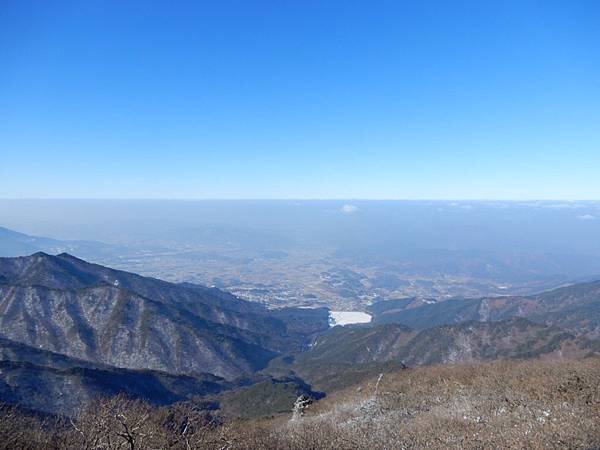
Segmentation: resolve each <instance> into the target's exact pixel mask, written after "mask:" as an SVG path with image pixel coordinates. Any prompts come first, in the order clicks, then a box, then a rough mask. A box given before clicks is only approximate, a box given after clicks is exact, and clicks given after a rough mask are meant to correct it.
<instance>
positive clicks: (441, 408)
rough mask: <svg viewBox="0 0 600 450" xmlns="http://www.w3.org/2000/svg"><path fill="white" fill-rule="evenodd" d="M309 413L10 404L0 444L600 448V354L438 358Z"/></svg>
mask: <svg viewBox="0 0 600 450" xmlns="http://www.w3.org/2000/svg"><path fill="white" fill-rule="evenodd" d="M376 382H377V380H371V381H369V382H367V383H363V384H361V385H359V386H355V387H352V388H349V389H346V390H344V391H341V392H338V393H335V394H333V395H331V396H329V397H327V398H326V399H324V400H322V401H320V402H318V403H315V404H313V405H311V406H310V407H309V408H308V409H307V411H306V414H305V415H304V417H302V418H300V419H298V420H295V421H292V420H290V419H291V414H290V415H286V416H279V417H274V418H270V419H262V420H252V421H236V422H232V423H225V424H222V423H218V421H216V420H214V418H212V419H211V418H209V417H207V416H206V414H205V413H203V412H200V411H196V410H194V408H190V407H188V406H177V407H172V408H169V409H166V408H162V409H155V408H151V407H149V406H147V405H145V404H143V403H140V402H133V401H128V400H126V399H123V398H116V399H110V400H106V401H102V402H99V403H98V404H96V405H95V406H94V407H93V408H91V409H89V410H87V411H84V412H83V413H82V414H81V416H80V417H79V418H77V419H75V420H73V421H71V420H68V419H66V420H62V421H59V422H58V423H56V422H54V421H53V420H52V421H48V420H46V421H45V423H41V422H40V421H39V420H38V419H32V418H28V417H25V416H22V415H20V414H18V413H16V412H15V411H14V410H11V409H4V410H3V411H2V416H1V417H0V420H1V421H0V447H1V448H11V449H15V448H36V449H37V448H42V449H50V448H72V449H81V448H89V449H92V448H97V449H138V448H139V449H150V448H152V449H167V448H173V449H191V448H195V449H200V448H202V449H213V448H214V449H289V450H292V449H303V450H306V449H367V448H368V449H403V448H434V449H451V448H456V449H465V448H466V449H469V448H529V449H538V448H540V449H541V448H582V449H594V448H600V359H599V358H588V359H584V360H580V361H560V362H553V361H539V360H538V361H523V362H496V363H486V364H468V365H454V366H436V367H428V368H421V369H415V370H403V371H399V372H397V373H393V374H388V375H385V376H384V377H383V378H382V379H381V380H380V382H379V384H378V386H376V384H377V383H376Z"/></svg>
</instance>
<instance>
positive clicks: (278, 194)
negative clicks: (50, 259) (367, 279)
mask: <svg viewBox="0 0 600 450" xmlns="http://www.w3.org/2000/svg"><path fill="white" fill-rule="evenodd" d="M599 23H600V3H599V2H597V1H587V2H585V1H523V0H521V1H514V2H513V1H496V2H488V1H473V2H460V1H456V2H447V1H439V2H432V1H430V2H428V1H423V2H420V1H419V2H417V1H415V2H401V1H389V2H380V1H314V2H313V1H270V2H267V1H248V0H246V1H236V2H233V1H227V0H225V1H215V2H199V1H198V2H189V3H187V2H167V1H164V2H158V1H148V0H146V1H139V2H137V1H128V2H122V1H102V2H96V1H85V2H82V1H73V2H66V1H53V2H47V1H39V2H30V1H27V0H15V1H13V0H5V1H3V2H2V3H1V4H0V67H1V69H0V197H3V198H27V197H33V198H379V199H388V198H399V199H421V198H426V199H431V198H439V199H465V198H466V199H470V198H476V199H485V198H493V199H546V198H553V199H600V176H599V175H598V174H599V173H600V52H599V51H598V48H600V27H599V26H598V24H599Z"/></svg>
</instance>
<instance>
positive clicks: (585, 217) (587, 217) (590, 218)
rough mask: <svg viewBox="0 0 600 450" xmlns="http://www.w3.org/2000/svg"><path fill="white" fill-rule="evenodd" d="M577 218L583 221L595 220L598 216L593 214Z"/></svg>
mask: <svg viewBox="0 0 600 450" xmlns="http://www.w3.org/2000/svg"><path fill="white" fill-rule="evenodd" d="M577 218H578V219H581V220H594V219H595V218H596V216H592V215H591V214H584V215H582V216H577Z"/></svg>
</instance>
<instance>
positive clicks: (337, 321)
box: [329, 311, 371, 327]
mask: <svg viewBox="0 0 600 450" xmlns="http://www.w3.org/2000/svg"><path fill="white" fill-rule="evenodd" d="M370 321H371V316H370V315H369V314H367V313H364V312H360V311H329V325H331V326H332V327H334V326H336V325H350V324H351V323H369V322H370Z"/></svg>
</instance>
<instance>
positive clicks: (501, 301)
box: [370, 281, 600, 339]
mask: <svg viewBox="0 0 600 450" xmlns="http://www.w3.org/2000/svg"><path fill="white" fill-rule="evenodd" d="M370 311H371V313H372V314H373V322H374V323H375V324H384V323H401V324H404V325H406V326H409V327H412V328H428V327H432V326H437V325H444V324H455V323H460V322H465V321H471V320H474V321H482V322H489V321H497V320H503V319H507V318H510V317H524V318H527V319H529V320H531V321H533V322H536V323H540V324H547V325H552V326H557V327H560V328H563V329H565V330H567V331H569V332H571V333H573V334H575V335H581V336H585V337H588V338H591V339H596V338H599V337H600V281H594V282H589V283H578V284H574V285H571V286H566V287H562V288H559V289H554V290H551V291H548V292H544V293H541V294H538V295H531V296H506V297H487V298H478V299H451V300H447V301H442V302H422V301H415V300H414V299H401V300H390V301H384V302H379V303H376V304H374V305H373V306H372V307H371V308H370Z"/></svg>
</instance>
